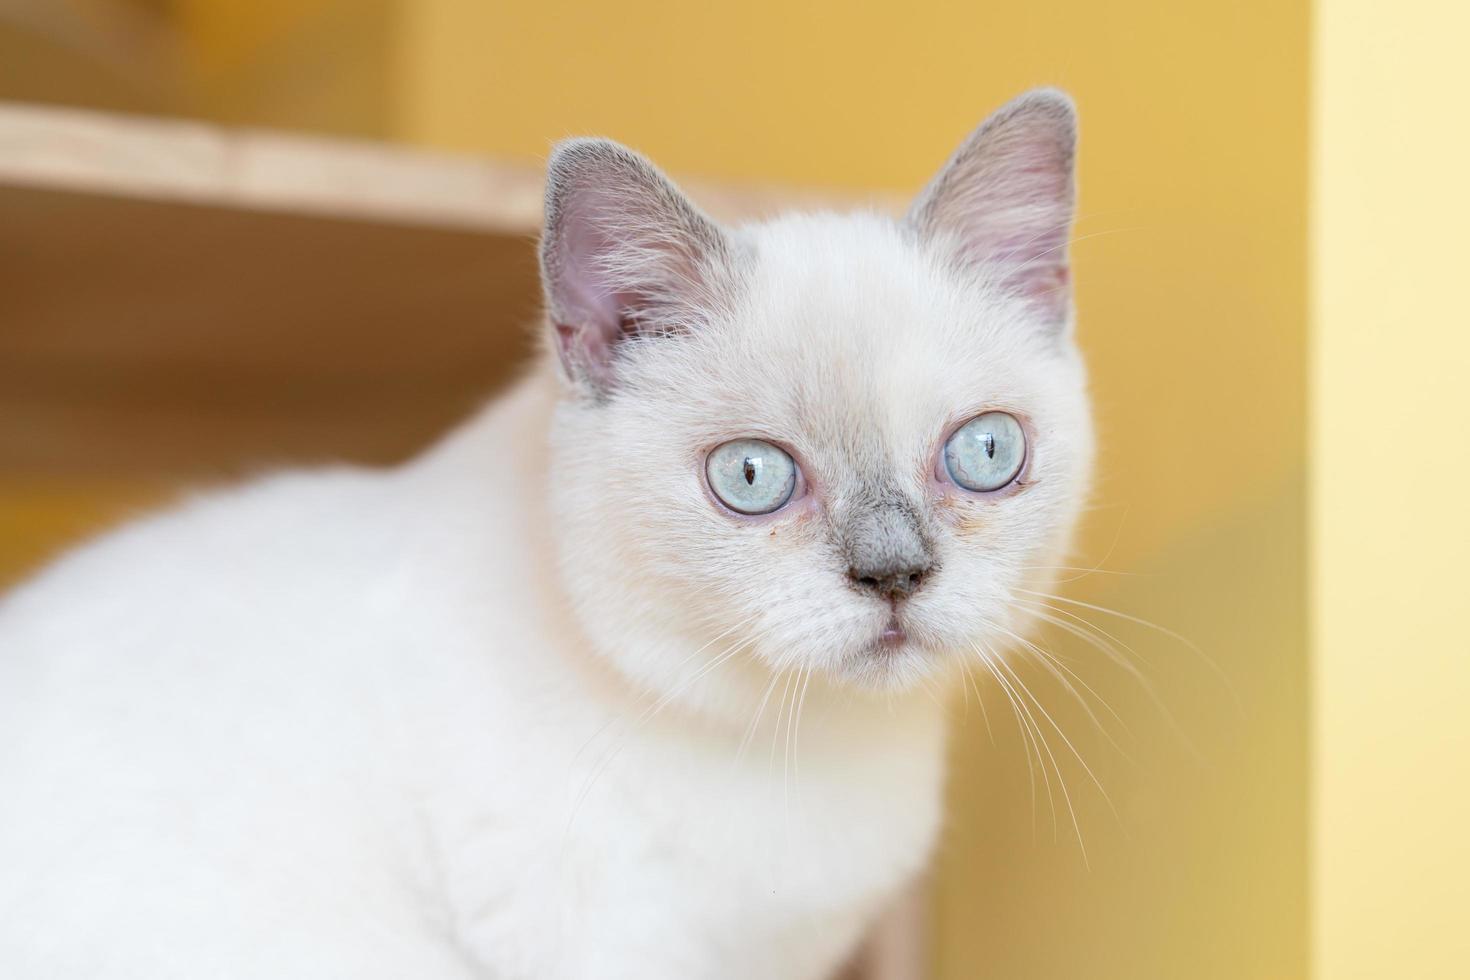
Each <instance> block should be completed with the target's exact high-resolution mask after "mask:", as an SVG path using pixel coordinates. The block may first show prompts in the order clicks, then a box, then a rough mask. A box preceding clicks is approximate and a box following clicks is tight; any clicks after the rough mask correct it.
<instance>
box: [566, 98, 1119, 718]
mask: <svg viewBox="0 0 1470 980" xmlns="http://www.w3.org/2000/svg"><path fill="white" fill-rule="evenodd" d="M1075 130H1076V122H1075V114H1074V110H1073V107H1072V104H1071V102H1070V100H1069V99H1068V98H1067V97H1066V96H1065V95H1063V94H1061V93H1058V92H1054V91H1044V90H1043V91H1036V92H1032V93H1029V94H1027V95H1024V96H1022V97H1021V98H1019V99H1017V100H1015V101H1013V102H1011V103H1010V104H1009V105H1007V106H1005V107H1004V108H1003V109H1001V110H1000V111H999V112H997V113H996V114H995V115H993V116H992V117H991V118H990V119H989V120H987V121H986V122H985V124H984V125H983V126H981V127H980V128H979V129H978V130H977V131H976V132H975V133H974V134H973V135H971V136H970V137H969V138H968V139H967V140H966V141H965V142H964V143H963V144H962V145H961V147H960V148H959V150H958V151H957V152H956V153H955V155H954V156H953V157H952V158H951V159H950V160H949V162H948V163H947V164H946V165H945V166H944V168H943V169H942V170H941V171H940V172H939V174H938V175H937V176H936V177H935V178H934V180H933V181H932V182H931V183H930V184H929V186H928V187H927V188H926V189H925V190H924V191H923V192H922V194H920V196H919V197H918V199H917V200H916V201H915V202H914V204H913V206H912V207H911V208H910V210H909V212H908V214H907V215H906V216H905V217H904V218H902V219H892V218H889V217H886V216H880V215H877V214H853V215H837V214H791V215H787V216H784V217H780V218H777V219H775V220H773V221H769V222H764V223H760V224H754V225H749V226H745V227H738V228H722V227H720V226H718V225H717V224H715V223H714V222H713V221H711V220H710V219H709V218H707V217H706V216H705V215H703V214H702V213H701V212H700V211H699V210H698V209H697V208H696V207H695V206H694V205H693V204H691V203H690V202H689V201H688V200H687V199H686V198H685V197H684V196H683V195H682V194H681V193H680V191H679V190H677V189H676V188H675V187H674V186H673V185H672V184H671V183H670V182H669V181H668V180H667V179H666V178H664V177H663V176H662V175H661V174H660V173H659V172H658V171H657V170H656V169H655V168H654V167H653V166H652V165H651V164H650V163H648V162H647V161H646V160H645V159H644V158H642V157H641V156H638V155H637V154H635V153H633V152H631V151H629V150H627V149H624V148H623V147H621V146H619V145H617V144H615V143H611V142H608V141H604V140H573V141H570V142H566V143H563V144H561V145H560V146H559V147H557V149H556V151H555V153H554V154H553V156H552V159H551V163H550V172H549V184H548V190H547V214H546V232H545V235H544V238H543V241H542V245H541V258H542V273H543V280H544V283H545V289H546V301H547V316H548V338H549V344H550V346H551V347H552V348H553V349H554V351H555V354H556V358H557V360H558V362H559V364H560V372H561V375H562V377H563V379H564V382H565V395H564V397H563V399H562V401H561V404H560V405H559V408H558V410H557V416H556V420H555V424H554V427H553V432H552V470H551V474H550V481H551V482H550V486H551V490H552V498H553V504H554V513H555V516H556V518H557V522H558V534H559V535H560V541H561V561H562V568H563V576H564V579H565V581H566V584H567V588H568V589H569V591H570V593H571V596H572V599H573V602H574V605H575V608H576V610H577V615H578V617H579V618H580V621H581V626H582V628H583V631H584V632H585V633H586V634H587V635H588V636H589V637H591V638H592V640H593V642H594V643H595V644H596V645H597V646H598V647H599V648H600V651H601V652H602V653H603V654H604V655H605V656H607V657H609V658H611V659H612V660H613V662H615V663H616V664H617V666H618V667H619V668H620V669H621V670H623V671H624V672H625V673H626V674H628V675H629V676H631V677H633V678H634V679H635V680H636V681H637V682H638V683H640V684H644V685H647V686H649V687H652V688H654V689H656V690H661V691H663V692H664V693H665V694H669V695H676V693H677V691H676V689H677V688H683V687H688V686H689V685H690V684H691V683H692V682H691V678H692V677H693V676H694V675H695V674H696V672H697V671H699V670H701V669H703V668H704V667H705V666H706V665H708V664H710V663H712V662H713V661H714V660H716V659H718V658H720V657H722V656H724V655H726V654H728V655H729V662H731V663H740V664H743V665H745V666H746V667H753V668H754V669H755V671H756V672H757V673H759V674H762V676H769V674H770V672H772V671H774V672H777V673H778V674H779V673H780V672H803V673H804V672H806V671H808V670H809V669H810V671H811V672H812V674H813V675H814V676H817V677H823V678H827V679H829V680H831V681H832V682H833V683H834V684H836V685H837V686H848V687H852V688H856V689H869V690H872V689H878V690H885V691H890V692H891V691H893V690H894V689H896V688H903V687H909V686H912V685H914V684H915V683H916V682H918V681H919V680H920V679H922V678H924V677H926V676H928V675H931V674H935V673H940V672H944V671H945V670H946V669H947V668H948V667H951V666H953V665H954V664H955V663H956V662H957V661H958V660H959V659H960V658H964V657H973V656H976V655H977V652H980V653H984V652H993V651H995V650H997V649H1000V648H1004V647H1005V646H1007V645H1009V644H1011V643H1014V642H1016V641H1017V634H1018V633H1019V632H1020V631H1021V630H1023V629H1024V627H1025V622H1026V620H1027V619H1028V617H1027V615H1026V610H1027V609H1028V608H1030V607H1032V606H1034V600H1035V599H1036V596H1035V595H1034V594H1033V593H1035V592H1038V591H1041V590H1043V589H1044V588H1045V585H1046V583H1048V582H1049V581H1050V580H1051V579H1052V577H1053V576H1052V571H1053V570H1054V568H1055V566H1056V564H1057V562H1058V561H1059V559H1060V557H1061V555H1062V553H1063V552H1064V551H1065V549H1066V547H1067V543H1068V539H1069V536H1070V533H1071V529H1072V526H1073V523H1074V521H1075V519H1076V517H1077V514H1078V511H1079V509H1080V506H1081V502H1082V499H1083V496H1084V494H1085V492H1086V486H1087V477H1088V472H1089V468H1090V463H1091V455H1092V436H1091V426H1090V422H1089V412H1088V405H1087V398H1086V393H1085V379H1084V371H1083V367H1082V364H1081V361H1080V359H1079V356H1078V353H1077V350H1076V347H1075V344H1074V341H1073V336H1072V319H1073V317H1072V300H1071V290H1070V287H1069V277H1068V259H1067V243H1068V239H1069V236H1070V228H1071V223H1072V216H1073V201H1074V177H1073V155H1074V144H1075Z"/></svg>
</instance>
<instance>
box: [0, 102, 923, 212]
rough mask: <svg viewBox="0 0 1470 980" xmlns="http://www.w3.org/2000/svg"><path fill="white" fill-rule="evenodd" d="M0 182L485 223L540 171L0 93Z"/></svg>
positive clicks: (756, 194) (763, 206)
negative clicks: (4, 97)
mask: <svg viewBox="0 0 1470 980" xmlns="http://www.w3.org/2000/svg"><path fill="white" fill-rule="evenodd" d="M0 183H9V184H13V185H20V186H30V187H38V188H45V189H50V190H70V191H78V192H85V193H95V194H110V195H117V196H125V197H139V198H147V199H155V200H173V201H181V202H187V203H192V204H201V205H209V206H217V207H230V208H244V209H252V210H266V211H286V212H292V213H304V214H317V215H322V216H330V217H340V218H348V219H352V218H356V219H365V220H373V221H386V222H391V223H403V224H417V225H429V226H434V227H443V228H462V229H466V230H479V231H484V232H488V233H494V234H513V235H518V234H534V233H535V232H536V231H537V230H538V229H539V228H540V225H541V195H542V175H541V171H540V170H539V168H532V167H528V166H525V165H522V164H516V163H510V162H506V161H498V160H491V159H487V158H480V157H469V156H454V155H451V154H444V153H434V152H429V151H424V150H416V149H407V148H403V147H397V146H392V145H389V144H383V143H372V142H368V141H354V140H346V139H330V138H322V137H314V136H298V135H288V134H282V133H275V132H269V131H264V130H251V129H234V128H229V127H224V126H217V125H213V124H210V123H202V122H191V121H186V120H173V119H156V118H149V117H141V116H126V115H119V114H113V113H105V112H96V111H91V110H85V109H67V108H56V107H52V106H38V105H29V104H24V103H15V102H0ZM683 183H684V186H685V187H686V189H687V190H688V191H689V193H690V194H691V195H692V196H693V197H694V198H695V199H696V200H697V201H699V202H700V204H701V205H702V206H703V207H705V208H707V209H708V210H709V211H710V212H711V213H712V214H714V215H715V216H716V217H718V218H722V219H725V220H739V219H747V218H752V217H757V216H760V215H765V214H770V213H773V212H776V211H781V210H785V209H789V208H825V209H837V210H847V209H852V208H855V207H872V208H876V209H878V210H883V211H888V212H890V213H896V212H897V210H898V208H899V204H898V202H897V200H896V199H895V198H892V197H890V196H885V195H871V196H860V195H853V194H842V193H832V192H820V191H796V190H791V189H787V188H780V187H761V186H734V185H724V184H714V183H710V182H703V181H687V182H683Z"/></svg>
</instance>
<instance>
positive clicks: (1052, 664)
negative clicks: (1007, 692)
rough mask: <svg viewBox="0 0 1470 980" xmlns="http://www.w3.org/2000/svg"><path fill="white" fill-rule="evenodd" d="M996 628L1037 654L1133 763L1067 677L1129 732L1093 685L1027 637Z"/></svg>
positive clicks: (1094, 724)
mask: <svg viewBox="0 0 1470 980" xmlns="http://www.w3.org/2000/svg"><path fill="white" fill-rule="evenodd" d="M995 628H996V629H999V630H1000V631H1001V632H1003V633H1005V634H1006V635H1007V636H1009V637H1011V638H1012V639H1013V640H1015V641H1016V642H1017V643H1018V644H1019V647H1020V649H1022V650H1023V651H1026V652H1030V653H1033V654H1035V655H1036V657H1037V662H1038V663H1040V664H1041V665H1042V667H1043V669H1045V670H1046V671H1047V672H1048V673H1049V674H1051V675H1052V677H1054V678H1055V679H1056V680H1057V682H1058V683H1059V684H1061V685H1062V688H1063V689H1064V690H1065V691H1067V693H1068V694H1070V695H1071V696H1072V698H1073V699H1074V700H1076V702H1077V704H1078V705H1079V706H1080V707H1081V708H1082V710H1083V712H1085V713H1086V715H1087V717H1088V719H1089V720H1090V721H1091V722H1092V724H1093V726H1094V727H1096V728H1097V730H1098V731H1099V732H1101V733H1102V735H1103V737H1104V738H1106V739H1107V740H1108V742H1109V744H1111V745H1112V746H1113V748H1115V749H1117V750H1118V752H1119V754H1121V755H1122V756H1123V757H1124V758H1125V759H1128V761H1129V762H1132V761H1133V759H1132V757H1131V756H1130V755H1129V754H1128V752H1127V751H1126V750H1125V749H1124V748H1123V747H1122V746H1121V745H1119V744H1118V740H1117V739H1116V738H1114V737H1113V733H1112V732H1111V731H1110V730H1109V728H1108V726H1106V725H1104V724H1103V723H1102V719H1101V718H1099V717H1098V716H1097V713H1096V712H1095V711H1093V710H1092V705H1090V704H1089V703H1088V702H1087V699H1086V698H1084V697H1083V696H1082V693H1081V692H1080V691H1078V690H1077V688H1076V686H1075V685H1073V684H1072V681H1071V680H1069V679H1068V676H1067V675H1070V677H1071V678H1073V679H1075V680H1076V681H1077V683H1079V684H1081V685H1082V687H1083V688H1084V689H1085V690H1086V691H1087V692H1088V693H1089V694H1091V695H1092V696H1093V697H1094V698H1096V699H1097V702H1098V703H1099V704H1101V705H1102V706H1103V708H1104V710H1106V711H1107V712H1108V713H1109V714H1111V715H1112V716H1113V718H1114V719H1116V720H1117V722H1118V724H1119V725H1121V726H1122V727H1123V730H1124V731H1128V726H1127V724H1126V723H1125V722H1124V721H1123V719H1122V717H1121V716H1119V714H1118V712H1117V711H1115V710H1113V707H1112V705H1110V704H1108V702H1107V700H1106V699H1105V698H1103V697H1102V695H1100V694H1098V693H1097V691H1096V690H1094V689H1093V687H1092V685H1090V684H1088V683H1087V681H1085V680H1083V679H1082V677H1080V676H1079V675H1078V674H1077V672H1076V671H1074V670H1072V668H1071V667H1069V666H1067V664H1066V662H1065V661H1063V660H1062V659H1061V658H1060V657H1058V656H1056V654H1054V653H1052V652H1051V651H1049V650H1047V649H1045V648H1044V647H1042V646H1041V645H1039V644H1037V643H1036V642H1034V641H1032V640H1029V639H1026V638H1025V637H1023V636H1020V635H1019V634H1017V633H1013V632H1011V631H1010V630H1007V629H1005V628H1003V627H999V626H997V627H995ZM1130 734H1131V733H1130Z"/></svg>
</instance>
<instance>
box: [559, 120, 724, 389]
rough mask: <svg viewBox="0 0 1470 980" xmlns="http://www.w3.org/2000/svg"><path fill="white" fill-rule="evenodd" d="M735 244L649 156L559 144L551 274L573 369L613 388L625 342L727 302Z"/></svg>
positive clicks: (680, 324) (584, 383) (594, 385)
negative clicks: (725, 287) (723, 293)
mask: <svg viewBox="0 0 1470 980" xmlns="http://www.w3.org/2000/svg"><path fill="white" fill-rule="evenodd" d="M729 251H730V249H729V244H728V242H727V240H726V238H725V235H724V233H723V232H721V231H720V229H719V227H718V226H717V225H715V223H714V222H713V221H711V220H710V219H708V218H706V217H705V216H704V215H703V214H702V213H701V212H700V211H699V210H698V209H697V208H696V207H695V206H694V205H693V204H692V203H690V201H689V200H688V198H686V197H685V196H684V195H683V194H682V193H681V192H680V191H679V190H678V188H676V187H675V186H674V185H673V183H672V182H670V181H669V180H668V178H666V177H664V175H663V174H661V173H660V172H659V171H658V169H657V168H656V167H654V166H653V164H651V163H649V162H648V161H647V160H646V159H644V158H643V157H642V156H640V155H638V154H637V153H634V152H633V151H632V150H629V149H628V148H627V147H624V146H621V145H619V144H617V143H614V142H612V141H611V140H604V139H574V140H567V141H565V142H563V143H560V144H558V145H557V147H556V149H555V150H554V151H553V152H552V154H551V160H550V162H549V163H548V164H547V174H546V226H545V230H544V231H543V233H542V236H541V283H542V288H543V289H544V291H545V295H546V312H547V317H548V319H549V321H550V325H551V330H552V337H551V343H552V345H553V347H554V349H555V350H556V352H557V355H558V357H559V358H560V361H561V365H562V370H563V372H564V373H565V375H566V377H567V378H568V379H569V380H570V381H571V382H573V383H574V384H576V385H578V386H579V387H582V388H584V389H585V390H588V391H590V392H592V393H594V394H605V393H606V392H607V391H608V390H610V389H611V388H612V387H613V386H614V385H615V383H616V376H615V375H616V371H615V368H616V362H617V357H618V354H619V348H620V347H621V346H622V345H623V344H625V343H626V342H628V341H629V340H631V339H633V338H639V337H644V338H646V337H651V336H658V335H662V334H669V333H677V332H680V331H683V330H687V329H690V328H692V327H693V326H695V324H696V322H697V321H698V320H700V319H702V318H703V317H704V316H705V315H707V314H708V312H709V311H710V310H711V309H712V308H714V306H715V305H716V304H717V302H718V299H719V294H720V281H721V279H722V277H723V275H724V273H725V270H726V269H727V268H728V264H729Z"/></svg>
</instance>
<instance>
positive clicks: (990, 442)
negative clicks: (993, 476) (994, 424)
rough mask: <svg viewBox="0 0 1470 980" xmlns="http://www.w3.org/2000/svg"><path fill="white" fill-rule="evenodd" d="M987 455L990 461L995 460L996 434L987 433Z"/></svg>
mask: <svg viewBox="0 0 1470 980" xmlns="http://www.w3.org/2000/svg"><path fill="white" fill-rule="evenodd" d="M985 455H986V456H987V457H988V458H990V459H994V458H995V433H993V432H987V433H985Z"/></svg>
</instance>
